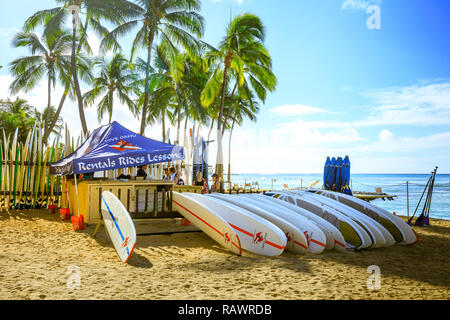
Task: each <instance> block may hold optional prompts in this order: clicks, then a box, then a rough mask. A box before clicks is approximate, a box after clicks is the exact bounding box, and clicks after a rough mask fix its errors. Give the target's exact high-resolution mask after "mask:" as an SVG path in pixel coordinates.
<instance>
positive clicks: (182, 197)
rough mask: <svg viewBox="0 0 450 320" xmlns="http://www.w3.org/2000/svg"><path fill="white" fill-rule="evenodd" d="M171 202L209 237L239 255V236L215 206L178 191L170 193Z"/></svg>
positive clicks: (240, 250) (175, 208)
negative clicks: (207, 204)
mask: <svg viewBox="0 0 450 320" xmlns="http://www.w3.org/2000/svg"><path fill="white" fill-rule="evenodd" d="M172 203H173V208H174V210H176V211H178V212H179V213H180V214H181V215H183V216H184V217H185V218H186V219H188V220H189V221H190V222H191V223H192V224H194V225H195V226H196V227H197V228H199V229H200V230H202V231H203V232H204V233H206V234H207V235H208V236H209V237H210V238H211V239H213V240H214V241H216V242H217V243H218V244H220V245H221V246H222V247H224V248H226V249H228V250H230V251H231V252H232V253H234V254H237V255H239V256H240V255H241V253H242V249H241V242H240V239H239V236H238V235H237V234H236V232H235V231H234V230H233V229H232V228H231V226H230V225H229V224H228V222H226V221H225V219H223V218H222V217H221V216H220V214H219V213H218V212H217V210H215V208H208V207H206V206H204V205H203V204H202V203H200V202H199V201H197V200H195V199H192V198H190V197H188V196H186V194H181V193H178V192H173V193H172Z"/></svg>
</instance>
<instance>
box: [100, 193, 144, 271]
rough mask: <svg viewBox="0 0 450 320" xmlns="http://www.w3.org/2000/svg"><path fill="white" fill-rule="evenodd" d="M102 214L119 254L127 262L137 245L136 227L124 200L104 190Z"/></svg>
mask: <svg viewBox="0 0 450 320" xmlns="http://www.w3.org/2000/svg"><path fill="white" fill-rule="evenodd" d="M102 216H103V221H104V223H105V227H106V230H107V231H108V234H109V236H110V239H111V241H112V243H113V245H114V248H115V249H116V251H117V254H118V255H119V257H120V259H121V260H122V262H127V261H128V259H129V258H130V256H131V254H132V253H133V250H134V246H135V245H136V229H135V228H134V223H133V220H131V217H130V214H129V213H128V211H127V210H126V209H125V207H124V205H123V204H122V202H120V200H119V199H117V197H116V196H115V195H114V194H112V193H111V192H109V191H103V192H102Z"/></svg>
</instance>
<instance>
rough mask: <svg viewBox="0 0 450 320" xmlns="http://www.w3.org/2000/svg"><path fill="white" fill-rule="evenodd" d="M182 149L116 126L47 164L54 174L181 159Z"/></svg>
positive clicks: (85, 171) (102, 128)
mask: <svg viewBox="0 0 450 320" xmlns="http://www.w3.org/2000/svg"><path fill="white" fill-rule="evenodd" d="M184 158H185V156H184V149H183V147H180V146H175V145H171V144H167V143H163V142H159V141H156V140H152V139H149V138H145V137H143V136H140V135H138V134H136V133H134V132H132V131H130V130H128V129H126V128H124V127H122V126H121V125H120V124H119V123H117V122H113V123H111V124H110V125H106V126H102V127H100V128H98V129H97V130H95V131H94V132H93V133H92V134H91V135H90V136H89V138H88V139H87V140H86V141H85V142H84V143H83V144H82V145H81V146H80V147H79V148H78V149H77V150H76V151H74V152H73V153H72V154H70V155H69V156H67V157H66V158H64V159H62V160H60V161H58V162H56V163H54V164H52V165H51V173H52V174H54V175H68V174H74V173H77V174H79V173H87V172H95V171H104V170H113V169H120V168H127V167H137V166H142V165H147V164H154V163H161V162H171V161H179V160H184Z"/></svg>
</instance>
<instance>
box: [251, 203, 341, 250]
mask: <svg viewBox="0 0 450 320" xmlns="http://www.w3.org/2000/svg"><path fill="white" fill-rule="evenodd" d="M254 197H258V198H259V199H264V201H270V202H271V203H274V204H276V205H279V206H281V207H284V208H286V209H288V210H289V211H291V212H294V213H296V214H298V215H300V216H302V217H304V218H305V219H308V220H310V221H312V222H313V223H315V224H316V225H317V226H318V227H319V228H320V229H321V230H322V232H323V233H324V234H325V236H326V237H327V243H326V244H327V247H326V249H327V250H331V249H334V250H336V251H340V252H343V251H345V249H346V246H345V239H344V236H343V235H342V233H341V232H340V231H339V229H338V228H336V227H335V226H334V225H332V224H331V223H329V222H328V221H326V220H325V219H322V218H321V217H319V216H317V215H315V214H314V213H312V212H309V211H308V210H305V209H303V208H300V207H298V206H296V205H293V204H291V203H289V202H286V201H283V200H280V199H277V198H273V197H269V196H265V195H259V194H257V195H254Z"/></svg>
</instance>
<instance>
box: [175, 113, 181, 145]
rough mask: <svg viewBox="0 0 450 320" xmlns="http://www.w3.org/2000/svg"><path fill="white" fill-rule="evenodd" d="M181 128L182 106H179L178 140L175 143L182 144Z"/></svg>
mask: <svg viewBox="0 0 450 320" xmlns="http://www.w3.org/2000/svg"><path fill="white" fill-rule="evenodd" d="M180 129H181V106H179V107H178V119H177V141H176V143H175V144H178V145H179V144H180Z"/></svg>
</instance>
